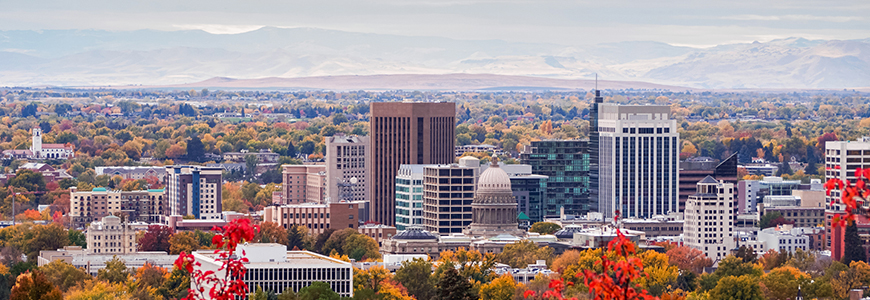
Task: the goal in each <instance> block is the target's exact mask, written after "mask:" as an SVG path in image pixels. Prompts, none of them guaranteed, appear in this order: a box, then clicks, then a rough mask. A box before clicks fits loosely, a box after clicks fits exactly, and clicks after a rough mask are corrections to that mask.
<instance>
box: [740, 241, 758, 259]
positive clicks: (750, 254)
mask: <svg viewBox="0 0 870 300" xmlns="http://www.w3.org/2000/svg"><path fill="white" fill-rule="evenodd" d="M735 256H737V258H740V260H742V261H743V262H747V263H754V262H755V261H757V260H758V255H757V254H755V249H752V248H750V247H746V245H743V246H740V248H738V249H737V253H736V254H735Z"/></svg>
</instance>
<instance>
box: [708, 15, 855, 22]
mask: <svg viewBox="0 0 870 300" xmlns="http://www.w3.org/2000/svg"><path fill="white" fill-rule="evenodd" d="M721 19H723V20H736V21H822V22H835V23H845V22H852V21H861V20H863V19H864V18H862V17H851V16H813V15H781V16H776V15H768V16H763V15H734V16H724V17H721Z"/></svg>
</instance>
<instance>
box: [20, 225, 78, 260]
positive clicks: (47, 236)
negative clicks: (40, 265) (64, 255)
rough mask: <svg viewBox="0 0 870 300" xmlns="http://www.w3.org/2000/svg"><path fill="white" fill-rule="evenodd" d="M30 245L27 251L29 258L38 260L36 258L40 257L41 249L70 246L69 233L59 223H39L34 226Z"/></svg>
mask: <svg viewBox="0 0 870 300" xmlns="http://www.w3.org/2000/svg"><path fill="white" fill-rule="evenodd" d="M28 245H29V246H30V251H29V252H28V253H27V259H28V260H31V261H36V258H37V257H39V251H42V250H56V249H60V248H63V247H64V246H69V234H68V233H67V232H66V230H64V229H63V226H61V225H60V224H57V223H53V224H50V225H37V226H34V227H33V239H31V240H30V242H29V243H28Z"/></svg>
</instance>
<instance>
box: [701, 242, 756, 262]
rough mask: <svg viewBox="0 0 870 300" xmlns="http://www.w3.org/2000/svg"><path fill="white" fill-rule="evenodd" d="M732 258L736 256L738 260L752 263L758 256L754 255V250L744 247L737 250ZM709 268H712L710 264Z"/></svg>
mask: <svg viewBox="0 0 870 300" xmlns="http://www.w3.org/2000/svg"><path fill="white" fill-rule="evenodd" d="M734 256H737V258H740V260H742V261H743V262H747V263H754V262H755V261H757V260H758V255H757V254H755V249H752V248H750V247H746V245H743V246H740V248H737V253H736V254H734ZM710 266H713V265H712V263H711V264H710Z"/></svg>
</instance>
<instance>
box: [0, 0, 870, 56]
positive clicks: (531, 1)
mask: <svg viewBox="0 0 870 300" xmlns="http://www.w3.org/2000/svg"><path fill="white" fill-rule="evenodd" d="M263 26H274V27H314V28H324V29H334V30H343V31H352V32H366V33H380V34H396V35H408V36H439V37H448V38H455V39H473V40H480V39H501V40H506V41H513V42H533V43H555V44H562V45H589V44H597V43H608V42H620V41H658V42H665V43H669V44H672V45H684V46H692V47H708V46H713V45H719V44H729V43H744V42H753V41H760V42H766V41H770V40H773V39H779V38H787V37H803V38H808V39H866V38H870V1H865V0H851V1H843V0H828V1H808V0H788V1H781V0H772V1H766V0H761V1H759V0H754V1H744V0H733V1H719V0H703V1H697V0H696V1H675V0H660V1H653V0H645V1H628V0H596V1H587V0H577V1H552V0H504V1H497V0H467V1H460V0H443V1H438V0H402V1H388V0H317V1H294V0H248V1H228V0H147V1H143V0H139V1H118V0H37V1H34V0H2V1H0V30H50V29H102V30H111V31H126V30H139V29H154V30H167V31H169V30H185V29H201V30H205V31H208V32H211V33H219V34H232V33H240V32H245V31H250V30H255V29H258V28H261V27H263ZM0 34H2V33H0ZM0 38H2V36H0Z"/></svg>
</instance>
